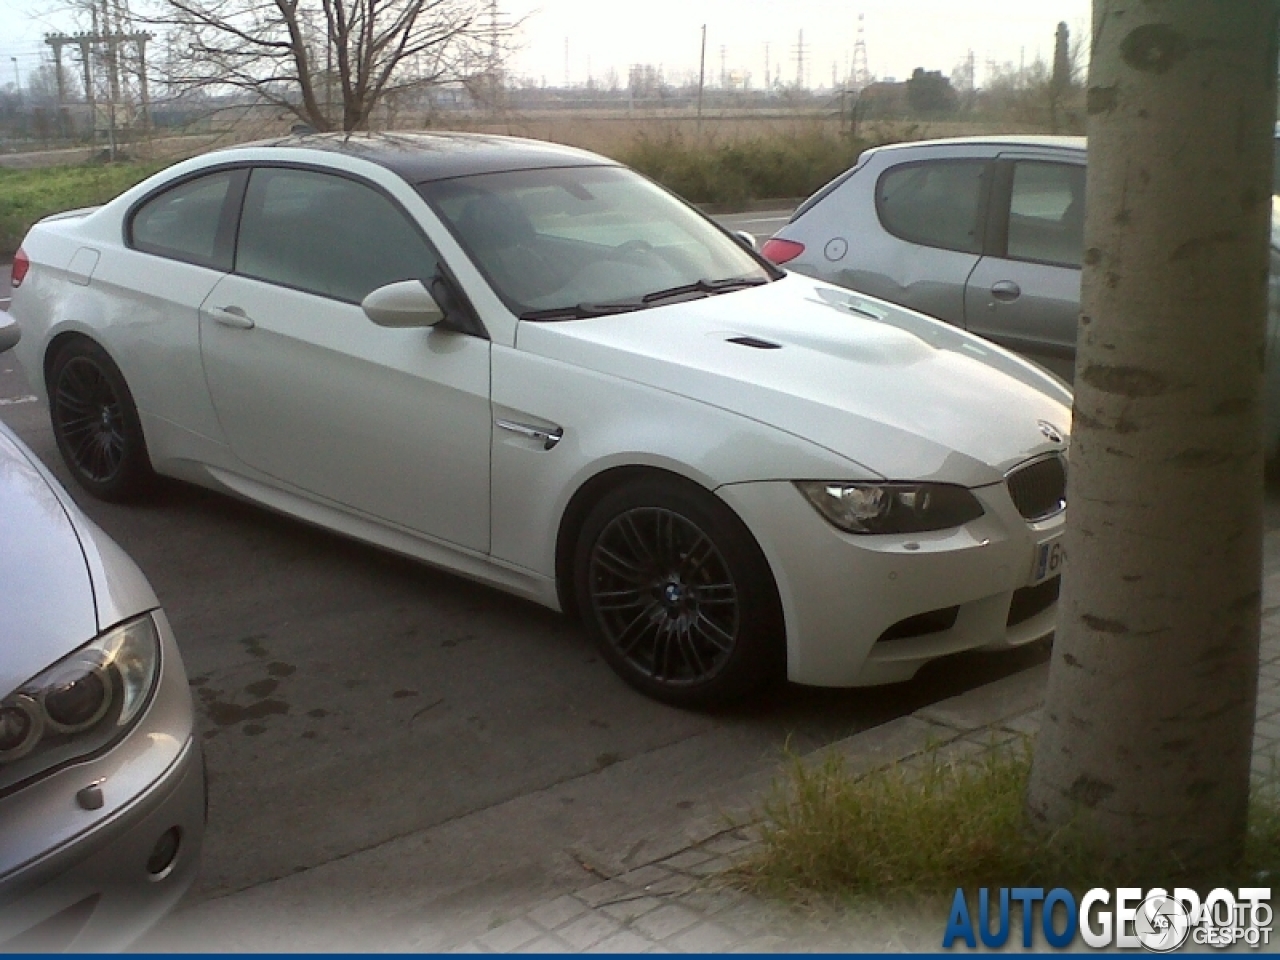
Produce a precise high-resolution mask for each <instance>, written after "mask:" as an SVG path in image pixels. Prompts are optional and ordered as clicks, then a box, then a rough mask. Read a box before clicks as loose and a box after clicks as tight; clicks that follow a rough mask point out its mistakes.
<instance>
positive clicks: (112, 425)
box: [49, 340, 154, 500]
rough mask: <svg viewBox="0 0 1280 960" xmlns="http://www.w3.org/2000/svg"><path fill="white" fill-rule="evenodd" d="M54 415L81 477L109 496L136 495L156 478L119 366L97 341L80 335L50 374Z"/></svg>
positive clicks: (63, 447) (64, 450)
mask: <svg viewBox="0 0 1280 960" xmlns="http://www.w3.org/2000/svg"><path fill="white" fill-rule="evenodd" d="M49 416H50V419H51V420H52V422H53V435H54V438H55V439H56V440H57V443H58V450H59V452H60V453H61V454H62V458H63V459H64V460H65V461H66V464H67V466H68V467H69V468H70V469H71V472H72V473H73V474H74V475H75V478H76V481H77V482H78V483H79V484H80V485H81V486H83V487H84V488H85V489H86V490H88V491H89V492H90V493H92V494H93V495H94V496H96V497H99V498H101V499H103V500H123V499H128V498H130V497H133V496H135V495H137V494H139V493H141V492H143V491H144V489H145V488H146V487H147V486H149V484H150V481H151V480H152V479H153V476H154V475H153V474H152V472H151V463H150V460H149V458H148V457H147V452H146V445H145V442H144V440H143V436H142V426H141V423H140V422H139V420H138V411H137V409H136V408H135V407H134V404H133V397H132V395H131V394H130V393H129V388H128V387H127V386H126V385H125V382H124V377H123V376H121V374H120V370H119V368H117V367H116V365H115V364H114V363H113V362H112V360H111V358H110V357H109V356H107V354H106V352H105V351H104V350H103V349H102V348H101V347H99V346H98V345H97V344H95V343H92V342H91V341H88V340H74V341H72V342H71V343H70V344H68V345H67V346H65V347H63V349H62V350H61V351H60V352H59V353H58V355H57V357H56V358H55V359H54V362H53V366H52V369H51V370H50V375H49Z"/></svg>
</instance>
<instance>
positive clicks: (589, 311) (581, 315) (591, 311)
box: [520, 277, 769, 320]
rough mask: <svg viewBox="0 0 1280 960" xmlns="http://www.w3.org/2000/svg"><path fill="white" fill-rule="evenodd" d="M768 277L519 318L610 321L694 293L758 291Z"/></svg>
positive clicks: (671, 289) (706, 283)
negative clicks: (610, 318)
mask: <svg viewBox="0 0 1280 960" xmlns="http://www.w3.org/2000/svg"><path fill="white" fill-rule="evenodd" d="M768 282H769V280H768V279H767V278H765V277H726V278H725V279H723V280H697V281H695V282H693V283H684V284H681V285H680V286H678V287H669V288H667V289H666V290H655V291H654V292H653V293H646V294H645V295H644V296H643V297H640V298H639V299H636V300H615V301H613V302H612V303H576V304H571V305H569V306H567V307H548V308H547V309H545V310H527V311H525V312H524V313H522V314H520V319H521V320H585V319H587V318H588V317H607V316H609V315H610V314H614V313H630V312H631V311H632V310H643V309H644V308H645V307H651V306H653V305H654V304H655V303H658V302H660V301H662V300H673V299H675V298H676V297H687V296H689V295H690V294H693V293H700V294H703V295H705V296H712V295H714V294H717V293H727V292H728V291H730V290H740V289H742V288H743V287H758V286H760V285H761V284H764V283H768Z"/></svg>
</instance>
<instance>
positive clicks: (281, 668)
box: [267, 660, 298, 677]
mask: <svg viewBox="0 0 1280 960" xmlns="http://www.w3.org/2000/svg"><path fill="white" fill-rule="evenodd" d="M297 669H298V668H297V667H295V666H294V665H293V664H291V663H281V662H280V661H279V660H273V661H271V663H268V664H267V673H269V674H271V676H273V677H289V676H292V675H293V674H294V673H295V672H296V671H297Z"/></svg>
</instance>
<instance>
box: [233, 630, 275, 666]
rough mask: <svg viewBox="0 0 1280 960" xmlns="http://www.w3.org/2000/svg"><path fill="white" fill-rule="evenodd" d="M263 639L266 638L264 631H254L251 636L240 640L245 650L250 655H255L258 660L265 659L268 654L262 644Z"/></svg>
mask: <svg viewBox="0 0 1280 960" xmlns="http://www.w3.org/2000/svg"><path fill="white" fill-rule="evenodd" d="M265 639H267V635H266V634H265V633H255V634H254V635H253V636H251V637H245V638H244V639H242V640H241V641H240V642H241V643H242V644H244V648H245V650H246V651H247V652H248V653H249V654H250V655H252V656H255V657H257V658H259V659H260V660H265V659H266V658H267V657H268V656H270V654H269V653H268V652H267V648H266V647H264V646H263V645H262V641H263V640H265Z"/></svg>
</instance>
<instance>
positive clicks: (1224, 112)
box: [1028, 0, 1280, 869]
mask: <svg viewBox="0 0 1280 960" xmlns="http://www.w3.org/2000/svg"><path fill="white" fill-rule="evenodd" d="M1278 9H1280V8H1278V5H1277V2H1276V0H1231V2H1229V3H1206V2H1204V0H1162V2H1160V3H1153V2H1150V0H1094V4H1093V47H1092V57H1091V61H1090V68H1089V82H1088V91H1087V98H1088V99H1087V103H1088V114H1089V117H1088V133H1089V173H1088V186H1087V208H1088V219H1087V224H1086V228H1085V248H1086V251H1085V256H1084V260H1085V266H1084V273H1083V290H1082V300H1083V305H1082V313H1081V317H1080V328H1079V347H1078V354H1077V360H1076V375H1075V385H1076V397H1075V411H1074V427H1073V436H1072V447H1071V470H1070V481H1069V489H1068V502H1069V503H1070V507H1069V522H1068V530H1067V555H1068V566H1067V570H1066V574H1065V581H1064V584H1063V596H1062V605H1061V613H1060V619H1059V633H1058V637H1057V641H1056V644H1055V648H1054V653H1053V663H1052V668H1051V674H1050V680H1049V691H1048V700H1047V703H1046V707H1045V716H1044V721H1043V727H1042V730H1041V733H1040V740H1039V742H1038V744H1037V747H1036V755H1035V761H1034V767H1033V772H1032V779H1031V785H1030V790H1029V796H1028V805H1029V811H1030V814H1031V816H1032V818H1033V820H1034V821H1036V822H1038V823H1040V824H1042V825H1044V826H1046V827H1055V826H1060V825H1062V824H1065V823H1067V822H1069V821H1070V820H1071V819H1072V818H1073V817H1077V816H1080V817H1083V820H1084V822H1085V824H1086V825H1087V826H1088V827H1090V828H1091V829H1092V830H1094V831H1096V832H1097V836H1098V837H1099V838H1101V839H1105V841H1106V844H1107V850H1108V852H1109V853H1111V854H1112V855H1113V856H1116V857H1118V858H1128V859H1134V860H1143V861H1150V860H1157V859H1166V860H1169V861H1172V862H1174V863H1176V864H1181V865H1182V866H1185V867H1186V868H1188V869H1200V868H1206V867H1214V866H1218V865H1221V864H1223V863H1225V862H1229V861H1231V860H1233V859H1234V858H1235V857H1236V856H1237V855H1238V853H1239V852H1240V849H1241V843H1242V841H1243V837H1244V832H1245V822H1246V811H1247V804H1248V789H1249V765H1250V753H1251V731H1252V725H1253V717H1254V700H1255V694H1256V682H1257V667H1258V634H1259V619H1260V598H1261V592H1260V581H1261V557H1262V551H1261V541H1262V509H1261V508H1262V465H1263V451H1262V445H1261V436H1262V433H1261V418H1262V406H1261V387H1262V358H1263V356H1264V351H1263V343H1264V327H1265V319H1266V310H1267V291H1266V286H1267V284H1266V277H1267V262H1268V252H1267V231H1268V228H1269V223H1270V211H1271V202H1270V183H1269V180H1270V170H1271V151H1272V144H1271V141H1272V125H1273V123H1274V120H1275V110H1276V45H1277V14H1278Z"/></svg>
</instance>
